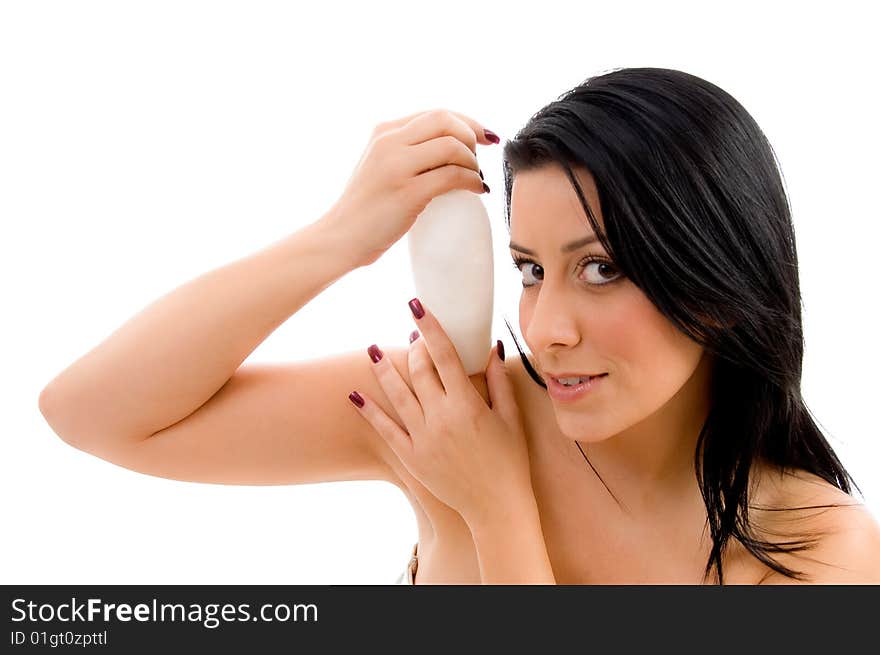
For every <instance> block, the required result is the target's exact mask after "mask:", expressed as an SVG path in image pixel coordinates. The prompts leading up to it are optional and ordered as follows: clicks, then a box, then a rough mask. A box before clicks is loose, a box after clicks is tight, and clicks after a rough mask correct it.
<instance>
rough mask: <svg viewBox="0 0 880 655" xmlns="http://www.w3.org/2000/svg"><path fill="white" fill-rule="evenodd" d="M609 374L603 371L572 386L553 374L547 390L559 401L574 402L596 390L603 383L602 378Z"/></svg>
mask: <svg viewBox="0 0 880 655" xmlns="http://www.w3.org/2000/svg"><path fill="white" fill-rule="evenodd" d="M607 376H608V374H607V373H602V374H601V375H597V376H596V377H591V378H589V379H587V380H584V381H583V382H579V383H578V384H575V385H572V386H566V385H564V384H562V383H561V382H560V381H559V380H558V379H556V378H554V377H552V376H551V377H550V378H548V382H547V391H548V392H549V393H550V397H551V398H553V400H557V401H559V402H573V401H575V400H579V399H580V398H581V397H583V396H585V395H586V394H587V393H589V392H590V391H593V390H595V389H596V388H597V387H598V386H600V385H601V383H602V380H603V379H604V378H606V377H607Z"/></svg>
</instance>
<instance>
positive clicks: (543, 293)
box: [510, 164, 703, 442]
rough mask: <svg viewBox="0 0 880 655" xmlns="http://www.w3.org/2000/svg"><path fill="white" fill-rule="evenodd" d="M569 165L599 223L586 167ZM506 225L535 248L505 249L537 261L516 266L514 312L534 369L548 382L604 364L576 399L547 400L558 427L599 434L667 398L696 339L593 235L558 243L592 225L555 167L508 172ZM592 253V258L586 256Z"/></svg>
mask: <svg viewBox="0 0 880 655" xmlns="http://www.w3.org/2000/svg"><path fill="white" fill-rule="evenodd" d="M575 174H576V175H577V176H578V179H579V181H580V183H581V187H582V189H583V191H584V194H585V197H586V198H587V201H588V202H589V204H590V207H591V208H592V209H593V212H594V214H595V216H596V219H597V220H598V221H599V223H600V224H601V225H602V226H603V228H604V225H605V224H604V219H603V217H602V214H601V207H600V206H599V198H598V195H597V192H596V187H595V185H594V183H593V178H592V175H590V173H589V172H587V171H586V170H585V169H580V170H578V169H575ZM510 230H511V243H513V244H516V245H519V246H524V247H525V248H528V249H529V250H533V251H534V252H535V253H536V254H535V255H531V254H525V253H522V252H519V251H518V250H516V249H515V248H511V255H513V256H514V257H516V256H520V257H526V258H529V259H531V260H533V261H534V263H531V262H529V263H524V264H522V265H521V266H520V271H521V273H522V282H523V284H524V285H527V288H523V290H522V295H521V296H520V305H519V320H520V331H521V332H522V335H523V337H524V338H525V341H526V344H527V345H528V347H529V350H530V351H531V353H532V355H533V358H534V360H535V362H534V363H535V365H536V368H537V370H538V372H539V373H540V374H541V376H542V377H543V378H544V379H545V381H547V383H548V385H549V384H550V380H549V376H550V373H551V372H552V373H565V372H573V373H591V374H592V373H608V375H607V376H606V377H604V378H602V379H601V380H600V381H599V383H598V384H596V385H595V386H594V388H592V389H591V390H590V391H588V392H587V393H586V394H584V395H582V396H581V397H580V398H579V399H577V400H575V401H574V402H567V403H560V402H557V401H556V400H552V401H551V402H552V404H553V408H554V411H555V413H556V417H557V421H558V423H559V427H560V429H561V431H562V432H563V433H564V434H565V435H566V436H568V437H569V438H571V439H573V440H574V439H576V440H579V441H580V440H584V441H590V442H595V441H601V440H604V439H607V438H608V437H611V436H613V435H615V434H618V433H620V432H623V431H624V430H626V429H627V428H629V427H630V426H633V425H636V424H637V423H640V422H641V421H643V420H644V419H646V418H649V417H651V416H652V415H654V414H655V413H656V412H657V411H658V410H659V409H661V408H662V407H664V405H666V403H667V402H668V401H669V400H670V399H671V398H673V397H674V396H675V395H676V393H677V392H678V391H679V390H680V389H681V388H682V387H683V385H684V384H685V382H687V381H688V379H690V378H691V375H692V374H693V373H694V371H695V370H696V368H697V365H698V364H699V363H700V361H701V357H702V354H703V348H702V346H700V345H699V344H697V343H695V342H694V341H692V340H690V339H689V338H688V337H687V336H685V335H684V334H682V333H681V332H679V331H678V330H677V329H676V328H675V327H674V326H673V324H672V323H671V322H670V321H669V320H668V319H666V317H664V316H663V315H662V314H661V313H660V312H659V311H658V310H657V309H656V307H655V306H654V305H653V304H652V303H651V302H650V301H649V300H648V298H647V296H645V295H644V293H642V291H641V290H640V289H639V288H638V287H636V286H635V285H634V284H633V283H632V282H630V281H629V279H627V278H625V277H622V276H621V274H620V272H619V271H618V269H617V268H615V266H614V264H613V262H612V261H611V259H610V258H609V257H608V253H607V252H606V251H605V249H604V248H603V247H602V245H601V244H600V243H599V242H598V241H596V242H595V243H592V244H590V245H586V246H583V247H581V248H578V249H577V250H575V251H573V252H570V253H562V252H561V250H562V247H563V246H564V245H566V244H568V243H569V242H572V241H575V240H578V239H581V238H583V237H586V236H590V235H592V234H593V230H592V228H591V227H590V224H589V221H588V220H587V217H586V215H585V213H584V210H583V208H582V206H581V204H580V202H579V200H578V197H577V193H576V192H575V190H574V189H573V188H572V187H571V184H570V183H569V180H568V177H567V176H566V174H565V171H564V170H563V169H562V168H561V167H559V166H558V165H556V164H552V165H549V166H545V167H542V168H540V169H538V170H531V171H524V172H520V173H518V174H517V175H516V176H515V178H514V183H513V189H512V194H511V219H510ZM589 256H592V257H594V258H595V259H594V261H592V262H589V261H587V262H584V259H585V258H588V257H589ZM603 262H605V263H603ZM528 285H532V286H528Z"/></svg>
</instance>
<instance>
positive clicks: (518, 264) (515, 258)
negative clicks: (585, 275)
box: [513, 255, 623, 289]
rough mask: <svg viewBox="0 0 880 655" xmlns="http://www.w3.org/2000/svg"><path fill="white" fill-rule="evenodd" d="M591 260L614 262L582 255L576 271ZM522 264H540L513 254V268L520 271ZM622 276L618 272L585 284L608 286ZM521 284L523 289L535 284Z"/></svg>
mask: <svg viewBox="0 0 880 655" xmlns="http://www.w3.org/2000/svg"><path fill="white" fill-rule="evenodd" d="M592 262H600V263H602V264H608V265H609V266H611V267H612V268H613V267H614V264H613V263H612V262H610V261H609V260H607V259H603V258H601V257H595V256H593V255H588V256H587V257H584V258H583V259H582V260H581V261H580V262H578V273H580V272H581V271H582V270H583V269H584V268H586V267H587V265H588V264H590V263H592ZM523 264H536V265H540V264H538V262H536V261H535V260H534V259H530V258H529V257H522V256H520V255H514V256H513V268H514V269H515V270H517V271H519V272H520V273H522V265H523ZM622 277H623V274H622V273H619V272H618V274H617V277H616V278H614V279H612V280H608V282H601V283H595V282H587V284H588V285H590V286H591V287H604V286H608V285H609V284H612V283H614V282H617V281H618V280H619V279H621V278H622ZM522 286H523V289H529V288H531V287H533V286H535V285H534V284H526V283H525V282H523V283H522Z"/></svg>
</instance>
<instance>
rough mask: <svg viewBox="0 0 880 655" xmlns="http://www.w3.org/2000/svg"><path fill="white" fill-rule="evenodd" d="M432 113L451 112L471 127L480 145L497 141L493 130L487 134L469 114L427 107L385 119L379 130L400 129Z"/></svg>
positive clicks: (480, 124)
mask: <svg viewBox="0 0 880 655" xmlns="http://www.w3.org/2000/svg"><path fill="white" fill-rule="evenodd" d="M432 113H434V114H436V113H447V114H451V115H452V116H454V117H456V118H457V119H459V120H460V121H462V122H463V123H465V124H466V125H468V126H469V127H470V128H471V131H472V132H473V133H474V136H475V140H476V142H477V143H479V144H480V145H484V146H487V145H491V144H493V143H498V142H499V141H498V136H497V135H496V134H495V133H494V132H492V131H491V130H489V132H488V134H487V132H486V128H485V127H484V126H483V124H482V123H480V122H479V121H476V120H474V119H473V118H471V117H470V116H466V115H465V114H462V113H460V112H457V111H450V110H448V109H429V110H426V111H417V112H416V113H414V114H410V115H409V116H404V117H403V118H399V119H397V120H393V121H387V122H385V123H382V124H381V126H380V127H381V129H380V130H379V132H380V133H382V132H386V131H391V130H397V129H400V128H402V127H404V126H405V125H407V124H408V123H410V122H412V121H413V120H415V119H417V118H419V117H421V116H424V115H425V114H432ZM493 137H494V138H493ZM428 138H430V137H428ZM424 140H426V139H424V138H423V139H420V141H417V142H416V143H420V142H421V141H424ZM471 150H474V152H476V150H475V149H474V148H471Z"/></svg>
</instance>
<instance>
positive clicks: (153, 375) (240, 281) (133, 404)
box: [40, 213, 359, 445]
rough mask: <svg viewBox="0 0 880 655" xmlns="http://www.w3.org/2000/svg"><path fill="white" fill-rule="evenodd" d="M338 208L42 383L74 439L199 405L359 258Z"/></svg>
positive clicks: (48, 410) (181, 295)
mask: <svg viewBox="0 0 880 655" xmlns="http://www.w3.org/2000/svg"><path fill="white" fill-rule="evenodd" d="M329 217H330V214H329V213H328V214H326V215H325V216H322V217H321V219H319V220H318V221H315V222H313V223H311V224H309V225H307V226H305V227H303V228H302V229H300V230H298V231H297V232H294V233H293V234H291V235H290V236H288V237H286V238H284V239H281V240H279V241H277V242H275V243H273V244H271V245H269V246H267V247H266V248H263V249H261V250H259V251H258V252H255V253H253V254H251V255H248V256H246V257H243V258H241V259H239V260H236V261H234V262H232V263H230V264H227V265H225V266H222V267H220V268H217V269H214V270H211V271H209V272H207V273H204V274H202V275H200V276H198V277H197V278H195V279H193V280H190V281H189V282H186V283H185V284H183V285H182V286H180V287H178V288H176V289H174V290H173V291H171V292H170V293H168V294H166V295H164V296H162V297H161V298H159V299H158V300H155V301H154V302H152V303H151V304H150V305H148V306H147V307H146V308H144V309H143V310H142V311H140V312H139V313H138V314H136V315H135V316H134V317H132V318H131V319H129V320H128V321H127V322H126V323H124V324H123V325H122V326H121V327H120V328H119V329H117V330H116V331H115V332H113V333H112V334H111V335H110V336H109V337H108V338H107V339H105V340H104V341H103V342H102V343H100V344H99V345H98V346H97V347H95V348H93V349H92V350H91V351H89V352H88V353H86V354H85V355H83V356H82V357H81V358H80V359H78V360H77V361H75V362H74V363H73V364H71V365H70V366H68V367H67V368H66V369H64V370H63V371H62V372H61V373H59V374H58V375H57V376H56V377H55V378H54V379H53V380H52V381H51V382H50V383H49V384H48V385H47V386H46V388H45V389H44V390H43V393H42V394H41V396H40V409H41V411H42V412H43V414H44V416H45V417H46V420H47V421H48V422H49V424H50V425H51V426H52V429H53V430H55V432H56V433H58V434H59V436H61V437H62V438H64V439H66V440H68V441H70V442H71V443H80V442H82V441H88V442H89V443H90V444H91V445H95V444H96V443H97V442H99V441H103V440H113V441H120V440H137V439H142V438H145V437H148V436H150V435H151V434H154V433H155V432H157V431H159V430H161V429H163V428H165V427H167V426H169V425H172V424H173V423H176V422H177V421H179V420H181V419H182V418H185V417H186V416H188V415H189V414H191V413H192V412H193V411H195V410H196V409H198V408H199V407H200V406H201V405H202V404H204V403H205V402H206V401H207V400H208V399H209V398H210V397H211V396H212V395H213V394H214V393H215V392H217V390H218V389H220V388H221V387H222V386H223V385H224V384H225V383H226V382H227V380H229V378H230V377H231V376H232V374H233V373H234V372H235V370H236V369H237V368H238V367H239V366H240V365H241V363H242V362H243V361H244V360H245V359H246V358H247V357H248V355H249V354H250V353H251V352H252V351H253V350H254V349H255V348H256V347H257V346H258V345H259V344H260V343H261V342H262V341H263V340H264V339H265V338H266V337H267V336H268V335H269V334H271V333H272V332H273V331H274V330H275V329H276V328H277V327H278V326H279V325H281V324H282V323H283V322H284V321H285V320H286V319H288V318H289V317H290V316H291V315H293V314H294V313H296V312H297V311H298V310H299V309H300V308H301V307H303V306H304V305H305V304H306V303H308V302H309V301H310V300H311V299H312V298H314V297H315V296H316V295H318V294H319V293H321V291H323V290H324V289H326V288H327V287H328V286H330V285H331V284H332V283H333V282H335V281H336V280H337V279H339V278H340V277H342V276H343V275H345V273H347V272H348V271H350V270H353V269H354V268H357V267H358V266H359V264H358V263H357V262H358V255H357V253H355V252H353V251H352V250H351V249H352V248H353V247H354V246H353V245H352V244H348V243H346V241H345V239H344V237H343V235H341V234H340V233H339V232H337V231H336V230H335V229H334V228H333V227H332V226H331V225H330V223H329V220H330V218H329Z"/></svg>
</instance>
